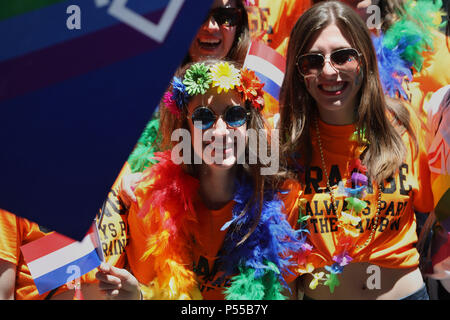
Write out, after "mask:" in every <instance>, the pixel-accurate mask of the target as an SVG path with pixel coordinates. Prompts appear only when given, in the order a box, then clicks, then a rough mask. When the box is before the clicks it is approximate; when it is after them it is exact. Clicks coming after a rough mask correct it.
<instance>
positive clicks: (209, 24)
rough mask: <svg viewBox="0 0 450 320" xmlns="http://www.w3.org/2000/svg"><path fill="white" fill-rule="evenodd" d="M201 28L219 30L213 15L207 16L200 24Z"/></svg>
mask: <svg viewBox="0 0 450 320" xmlns="http://www.w3.org/2000/svg"><path fill="white" fill-rule="evenodd" d="M202 29H206V30H210V31H216V30H219V24H218V23H217V21H216V20H215V19H214V17H213V16H209V17H208V19H206V21H205V22H204V23H203V24H202Z"/></svg>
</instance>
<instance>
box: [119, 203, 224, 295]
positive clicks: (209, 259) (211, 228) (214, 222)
mask: <svg viewBox="0 0 450 320" xmlns="http://www.w3.org/2000/svg"><path fill="white" fill-rule="evenodd" d="M137 199H138V205H137V206H132V207H131V208H130V212H129V215H128V224H129V228H130V243H129V245H128V246H127V248H126V250H127V255H128V260H129V265H130V268H131V270H132V272H133V274H134V276H135V277H136V279H137V280H138V281H139V282H140V283H143V284H148V283H150V282H151V281H152V280H154V277H155V272H154V270H153V269H152V258H151V257H150V258H145V259H144V258H143V256H144V253H145V252H146V251H147V250H148V248H147V240H148V239H149V237H150V235H151V233H152V226H151V225H150V221H151V219H147V218H143V217H141V216H139V211H140V208H141V207H142V205H143V203H144V201H145V199H142V198H141V197H139V195H138V194H137ZM232 206H233V202H232V201H231V202H230V203H228V204H227V205H226V206H224V207H223V208H222V209H220V210H209V209H207V208H206V207H205V206H204V205H203V204H202V202H201V201H200V199H199V198H198V197H197V198H196V199H194V209H195V215H196V218H197V220H198V221H197V222H192V223H191V224H190V226H191V227H190V229H191V230H192V231H193V233H196V234H198V236H197V237H196V238H195V239H193V243H194V245H193V247H192V253H191V261H190V264H191V267H192V269H193V271H194V272H195V274H196V276H197V282H198V285H199V289H200V292H201V294H202V296H203V299H208V300H221V299H224V295H223V293H222V288H223V286H224V283H218V282H217V278H218V277H219V276H220V274H217V273H216V270H214V262H215V260H216V258H217V257H218V253H219V250H220V248H221V247H222V244H223V240H224V238H225V234H226V231H220V228H221V227H222V226H223V225H224V224H225V222H227V221H229V220H230V219H231V217H232V211H231V210H232ZM193 228H195V232H194V229H193ZM153 294H154V296H155V298H157V297H158V294H155V293H153Z"/></svg>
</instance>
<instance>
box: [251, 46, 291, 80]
mask: <svg viewBox="0 0 450 320" xmlns="http://www.w3.org/2000/svg"><path fill="white" fill-rule="evenodd" d="M248 54H249V55H252V56H258V57H260V58H262V59H264V60H267V61H269V62H270V63H271V64H273V65H274V66H275V67H277V68H278V69H280V70H281V71H282V72H283V73H284V72H285V71H286V59H285V58H284V57H283V56H282V55H281V54H279V53H278V52H277V51H275V50H274V49H272V48H271V47H268V46H267V45H265V44H264V43H262V42H253V43H252V45H251V47H250V50H249V52H248Z"/></svg>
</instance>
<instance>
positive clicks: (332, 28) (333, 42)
mask: <svg viewBox="0 0 450 320" xmlns="http://www.w3.org/2000/svg"><path fill="white" fill-rule="evenodd" d="M350 47H352V45H351V43H350V42H349V41H348V40H347V39H346V37H345V36H344V34H343V33H342V32H341V30H340V29H339V27H338V26H337V25H336V24H330V25H328V26H327V27H325V28H323V29H322V30H320V31H318V32H317V34H316V35H315V36H314V37H313V38H312V39H311V41H310V43H309V45H308V50H307V51H308V52H331V51H334V50H337V49H342V48H350Z"/></svg>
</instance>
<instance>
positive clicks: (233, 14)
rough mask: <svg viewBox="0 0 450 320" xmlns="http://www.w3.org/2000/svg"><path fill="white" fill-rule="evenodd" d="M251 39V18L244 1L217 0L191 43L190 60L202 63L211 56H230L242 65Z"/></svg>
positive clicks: (219, 57)
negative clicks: (249, 27) (249, 18)
mask: <svg viewBox="0 0 450 320" xmlns="http://www.w3.org/2000/svg"><path fill="white" fill-rule="evenodd" d="M249 39H250V36H249V31H248V17H247V12H246V10H245V7H244V4H243V1H242V0H215V1H214V3H213V5H212V7H211V10H210V12H209V13H208V16H207V17H206V19H205V21H204V22H203V24H202V25H201V27H200V29H199V30H198V32H197V35H196V37H195V39H194V41H192V44H191V47H190V49H189V56H188V57H187V59H189V60H191V61H199V60H203V59H205V58H208V57H209V58H218V59H222V58H225V57H228V58H230V59H232V60H235V61H239V62H243V60H242V59H243V58H244V56H245V53H246V50H247V47H248V44H249ZM185 62H188V60H186V61H185Z"/></svg>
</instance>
